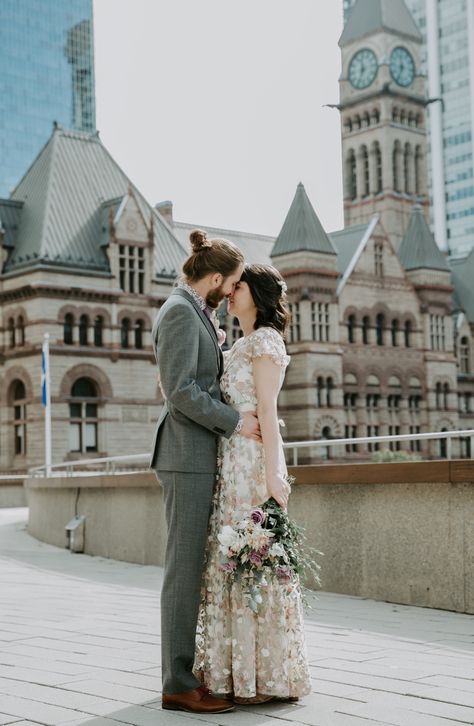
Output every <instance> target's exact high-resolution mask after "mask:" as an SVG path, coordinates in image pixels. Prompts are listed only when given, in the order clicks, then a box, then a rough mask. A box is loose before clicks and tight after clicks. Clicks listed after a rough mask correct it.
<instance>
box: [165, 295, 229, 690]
mask: <svg viewBox="0 0 474 726" xmlns="http://www.w3.org/2000/svg"><path fill="white" fill-rule="evenodd" d="M152 336H153V341H154V347H155V355H156V359H157V363H158V368H159V375H160V381H161V386H162V389H163V392H164V394H165V399H166V400H165V404H164V407H163V410H162V412H161V415H160V418H159V420H158V424H157V428H156V433H155V440H154V443H153V448H152V457H151V467H152V468H153V469H155V471H156V473H157V476H158V478H159V479H160V481H161V483H162V485H163V490H164V499H165V509H166V522H167V526H168V544H167V547H166V559H165V572H164V580H163V588H162V593H161V653H162V670H163V672H162V678H163V692H164V693H182V692H184V691H189V690H192V689H193V688H197V687H198V686H200V685H201V684H200V682H199V681H198V680H197V678H196V677H195V676H194V675H193V673H192V667H193V661H194V646H195V637H196V626H197V616H198V611H199V599H200V583H201V575H202V568H203V564H204V556H205V548H206V539H207V528H208V522H209V514H210V511H211V501H212V495H213V490H214V484H215V478H216V469H217V437H218V436H226V437H230V436H231V434H232V433H233V432H234V430H235V428H236V426H237V423H238V421H239V414H238V413H237V411H235V410H234V409H233V408H231V407H230V406H227V405H226V404H225V403H223V402H222V401H221V392H220V387H219V378H220V376H221V374H222V369H223V359H222V353H221V350H220V348H219V345H218V343H217V335H216V332H215V330H214V327H213V325H212V323H211V322H210V321H209V319H208V318H207V317H206V315H205V314H204V312H203V311H202V310H201V309H200V307H199V305H198V303H197V301H196V300H194V299H193V297H192V296H191V295H190V294H189V293H188V292H187V291H186V290H183V289H181V288H176V289H175V290H173V292H172V293H171V295H170V297H169V298H168V300H167V301H166V302H165V303H164V305H163V307H162V308H161V309H160V311H159V313H158V315H157V317H156V320H155V322H154V325H153V331H152Z"/></svg>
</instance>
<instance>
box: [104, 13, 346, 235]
mask: <svg viewBox="0 0 474 726" xmlns="http://www.w3.org/2000/svg"><path fill="white" fill-rule="evenodd" d="M94 23H95V58H96V96H97V128H98V129H99V130H100V135H101V139H102V141H103V142H104V144H105V145H106V146H107V147H108V149H109V150H110V152H111V153H112V155H113V156H114V157H115V159H116V160H117V161H118V163H119V164H120V165H121V166H122V168H123V169H124V171H125V172H126V173H127V174H128V176H129V177H130V178H131V179H132V180H133V182H134V183H135V184H136V185H137V187H138V188H139V189H140V191H141V192H142V193H143V194H144V195H145V197H146V198H147V199H148V201H149V202H150V203H152V204H155V203H156V202H158V201H162V200H164V199H170V200H172V201H173V204H174V215H175V219H178V220H180V221H185V222H192V223H195V224H201V225H203V226H205V225H206V224H207V225H209V226H217V227H219V226H221V227H227V228H229V229H238V230H243V231H249V232H258V233H262V234H271V235H276V234H278V232H279V230H280V228H281V226H282V224H283V221H284V218H285V215H286V213H287V211H288V207H289V205H290V203H291V200H292V199H293V196H294V193H295V190H296V185H297V184H298V182H299V181H302V182H303V183H304V185H305V187H306V191H307V192H308V195H309V197H310V199H311V201H312V203H313V205H314V207H315V209H316V212H317V213H318V215H319V217H320V219H321V222H322V223H323V225H324V226H325V228H326V229H327V230H328V231H333V230H335V229H339V228H341V227H342V226H343V217H342V174H341V150H340V122H339V114H338V112H337V111H336V110H332V109H328V108H323V106H324V104H326V103H337V101H338V97H339V88H338V77H339V73H340V54H339V47H338V45H337V41H338V38H339V35H340V33H341V30H342V0H233V1H232V0H94Z"/></svg>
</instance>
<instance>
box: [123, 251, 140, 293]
mask: <svg viewBox="0 0 474 726" xmlns="http://www.w3.org/2000/svg"><path fill="white" fill-rule="evenodd" d="M119 280H120V288H121V289H122V290H123V291H124V292H130V293H138V294H140V295H143V293H144V290H145V248H144V247H138V246H137V245H119Z"/></svg>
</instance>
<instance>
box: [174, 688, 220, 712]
mask: <svg viewBox="0 0 474 726" xmlns="http://www.w3.org/2000/svg"><path fill="white" fill-rule="evenodd" d="M161 707H162V708H164V709H166V710H169V711H189V712H190V713H224V712H225V711H233V710H234V706H233V704H232V703H230V702H229V701H224V699H223V698H216V697H215V696H212V695H211V694H210V692H209V689H207V688H206V687H205V686H200V687H199V688H194V689H193V690H192V691H185V692H184V693H163V696H162V700H161Z"/></svg>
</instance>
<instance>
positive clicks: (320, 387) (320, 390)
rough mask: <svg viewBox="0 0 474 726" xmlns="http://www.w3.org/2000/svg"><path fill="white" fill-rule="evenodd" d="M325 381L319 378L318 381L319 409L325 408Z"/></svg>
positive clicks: (317, 399) (317, 401) (317, 402)
mask: <svg viewBox="0 0 474 726" xmlns="http://www.w3.org/2000/svg"><path fill="white" fill-rule="evenodd" d="M323 391H324V379H323V378H322V377H321V376H319V377H318V379H317V381H316V404H317V406H318V407H319V408H321V407H322V406H323Z"/></svg>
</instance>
